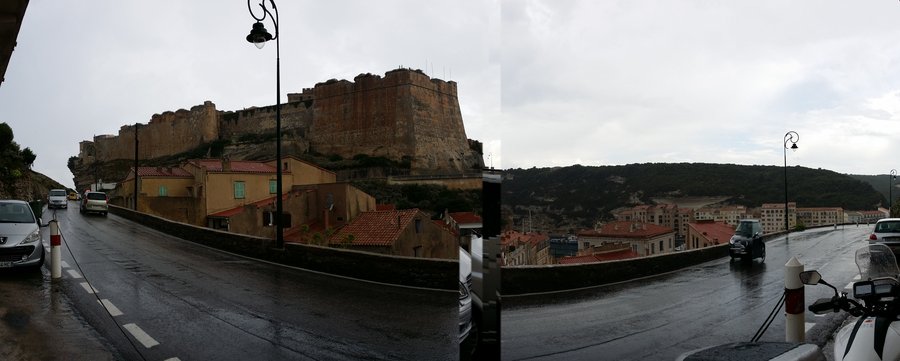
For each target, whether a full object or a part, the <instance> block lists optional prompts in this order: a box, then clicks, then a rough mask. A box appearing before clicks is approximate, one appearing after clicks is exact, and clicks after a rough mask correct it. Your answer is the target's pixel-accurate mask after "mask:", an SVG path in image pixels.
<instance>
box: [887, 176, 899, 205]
mask: <svg viewBox="0 0 900 361" xmlns="http://www.w3.org/2000/svg"><path fill="white" fill-rule="evenodd" d="M894 179H897V170H896V169H891V178H890V179H889V180H890V181H891V186H890V187H888V217H893V216H894Z"/></svg>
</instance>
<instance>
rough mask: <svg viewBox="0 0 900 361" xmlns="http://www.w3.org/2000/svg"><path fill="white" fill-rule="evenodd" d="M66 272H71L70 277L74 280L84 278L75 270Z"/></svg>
mask: <svg viewBox="0 0 900 361" xmlns="http://www.w3.org/2000/svg"><path fill="white" fill-rule="evenodd" d="M66 272H69V275H70V276H72V278H82V277H81V274H79V273H78V272H77V271H75V270H73V269H67V270H66Z"/></svg>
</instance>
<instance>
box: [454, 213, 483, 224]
mask: <svg viewBox="0 0 900 361" xmlns="http://www.w3.org/2000/svg"><path fill="white" fill-rule="evenodd" d="M449 216H450V218H453V220H454V221H456V223H457V224H470V223H481V217H479V216H478V215H477V214H475V213H473V212H450V214H449Z"/></svg>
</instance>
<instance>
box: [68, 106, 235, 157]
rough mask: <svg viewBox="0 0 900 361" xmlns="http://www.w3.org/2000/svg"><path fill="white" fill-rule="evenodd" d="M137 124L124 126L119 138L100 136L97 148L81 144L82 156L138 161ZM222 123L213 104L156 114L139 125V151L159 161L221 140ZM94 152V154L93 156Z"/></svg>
mask: <svg viewBox="0 0 900 361" xmlns="http://www.w3.org/2000/svg"><path fill="white" fill-rule="evenodd" d="M134 131H135V125H123V126H122V127H120V128H119V133H118V134H117V135H98V136H95V137H94V141H93V146H91V144H86V143H88V142H81V144H80V145H81V154H79V157H81V158H82V159H83V160H85V161H87V160H89V159H91V157H92V156H93V158H94V159H97V160H100V161H104V160H114V159H133V158H134ZM218 137H219V121H218V112H217V111H216V105H215V104H213V103H212V102H210V101H206V102H204V103H203V104H202V105H197V106H194V107H191V110H185V109H179V110H177V111H174V112H171V111H167V112H164V113H162V114H154V115H153V117H151V118H150V122H148V123H147V124H140V125H138V152H139V156H140V158H142V159H147V158H157V157H162V156H167V155H172V154H177V153H180V152H185V151H188V150H191V149H194V148H196V147H197V146H198V145H200V144H204V143H208V142H211V141H214V140H216V139H218ZM90 151H92V152H93V154H91V153H89V152H90Z"/></svg>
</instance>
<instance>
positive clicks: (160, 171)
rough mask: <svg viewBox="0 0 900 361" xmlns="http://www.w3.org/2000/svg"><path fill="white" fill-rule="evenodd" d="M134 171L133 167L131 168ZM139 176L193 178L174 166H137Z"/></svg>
mask: <svg viewBox="0 0 900 361" xmlns="http://www.w3.org/2000/svg"><path fill="white" fill-rule="evenodd" d="M131 170H132V171H134V167H132V168H131ZM138 176H139V177H174V178H193V177H194V175H192V174H191V173H188V171H186V170H184V169H181V168H178V167H174V168H169V167H138Z"/></svg>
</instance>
